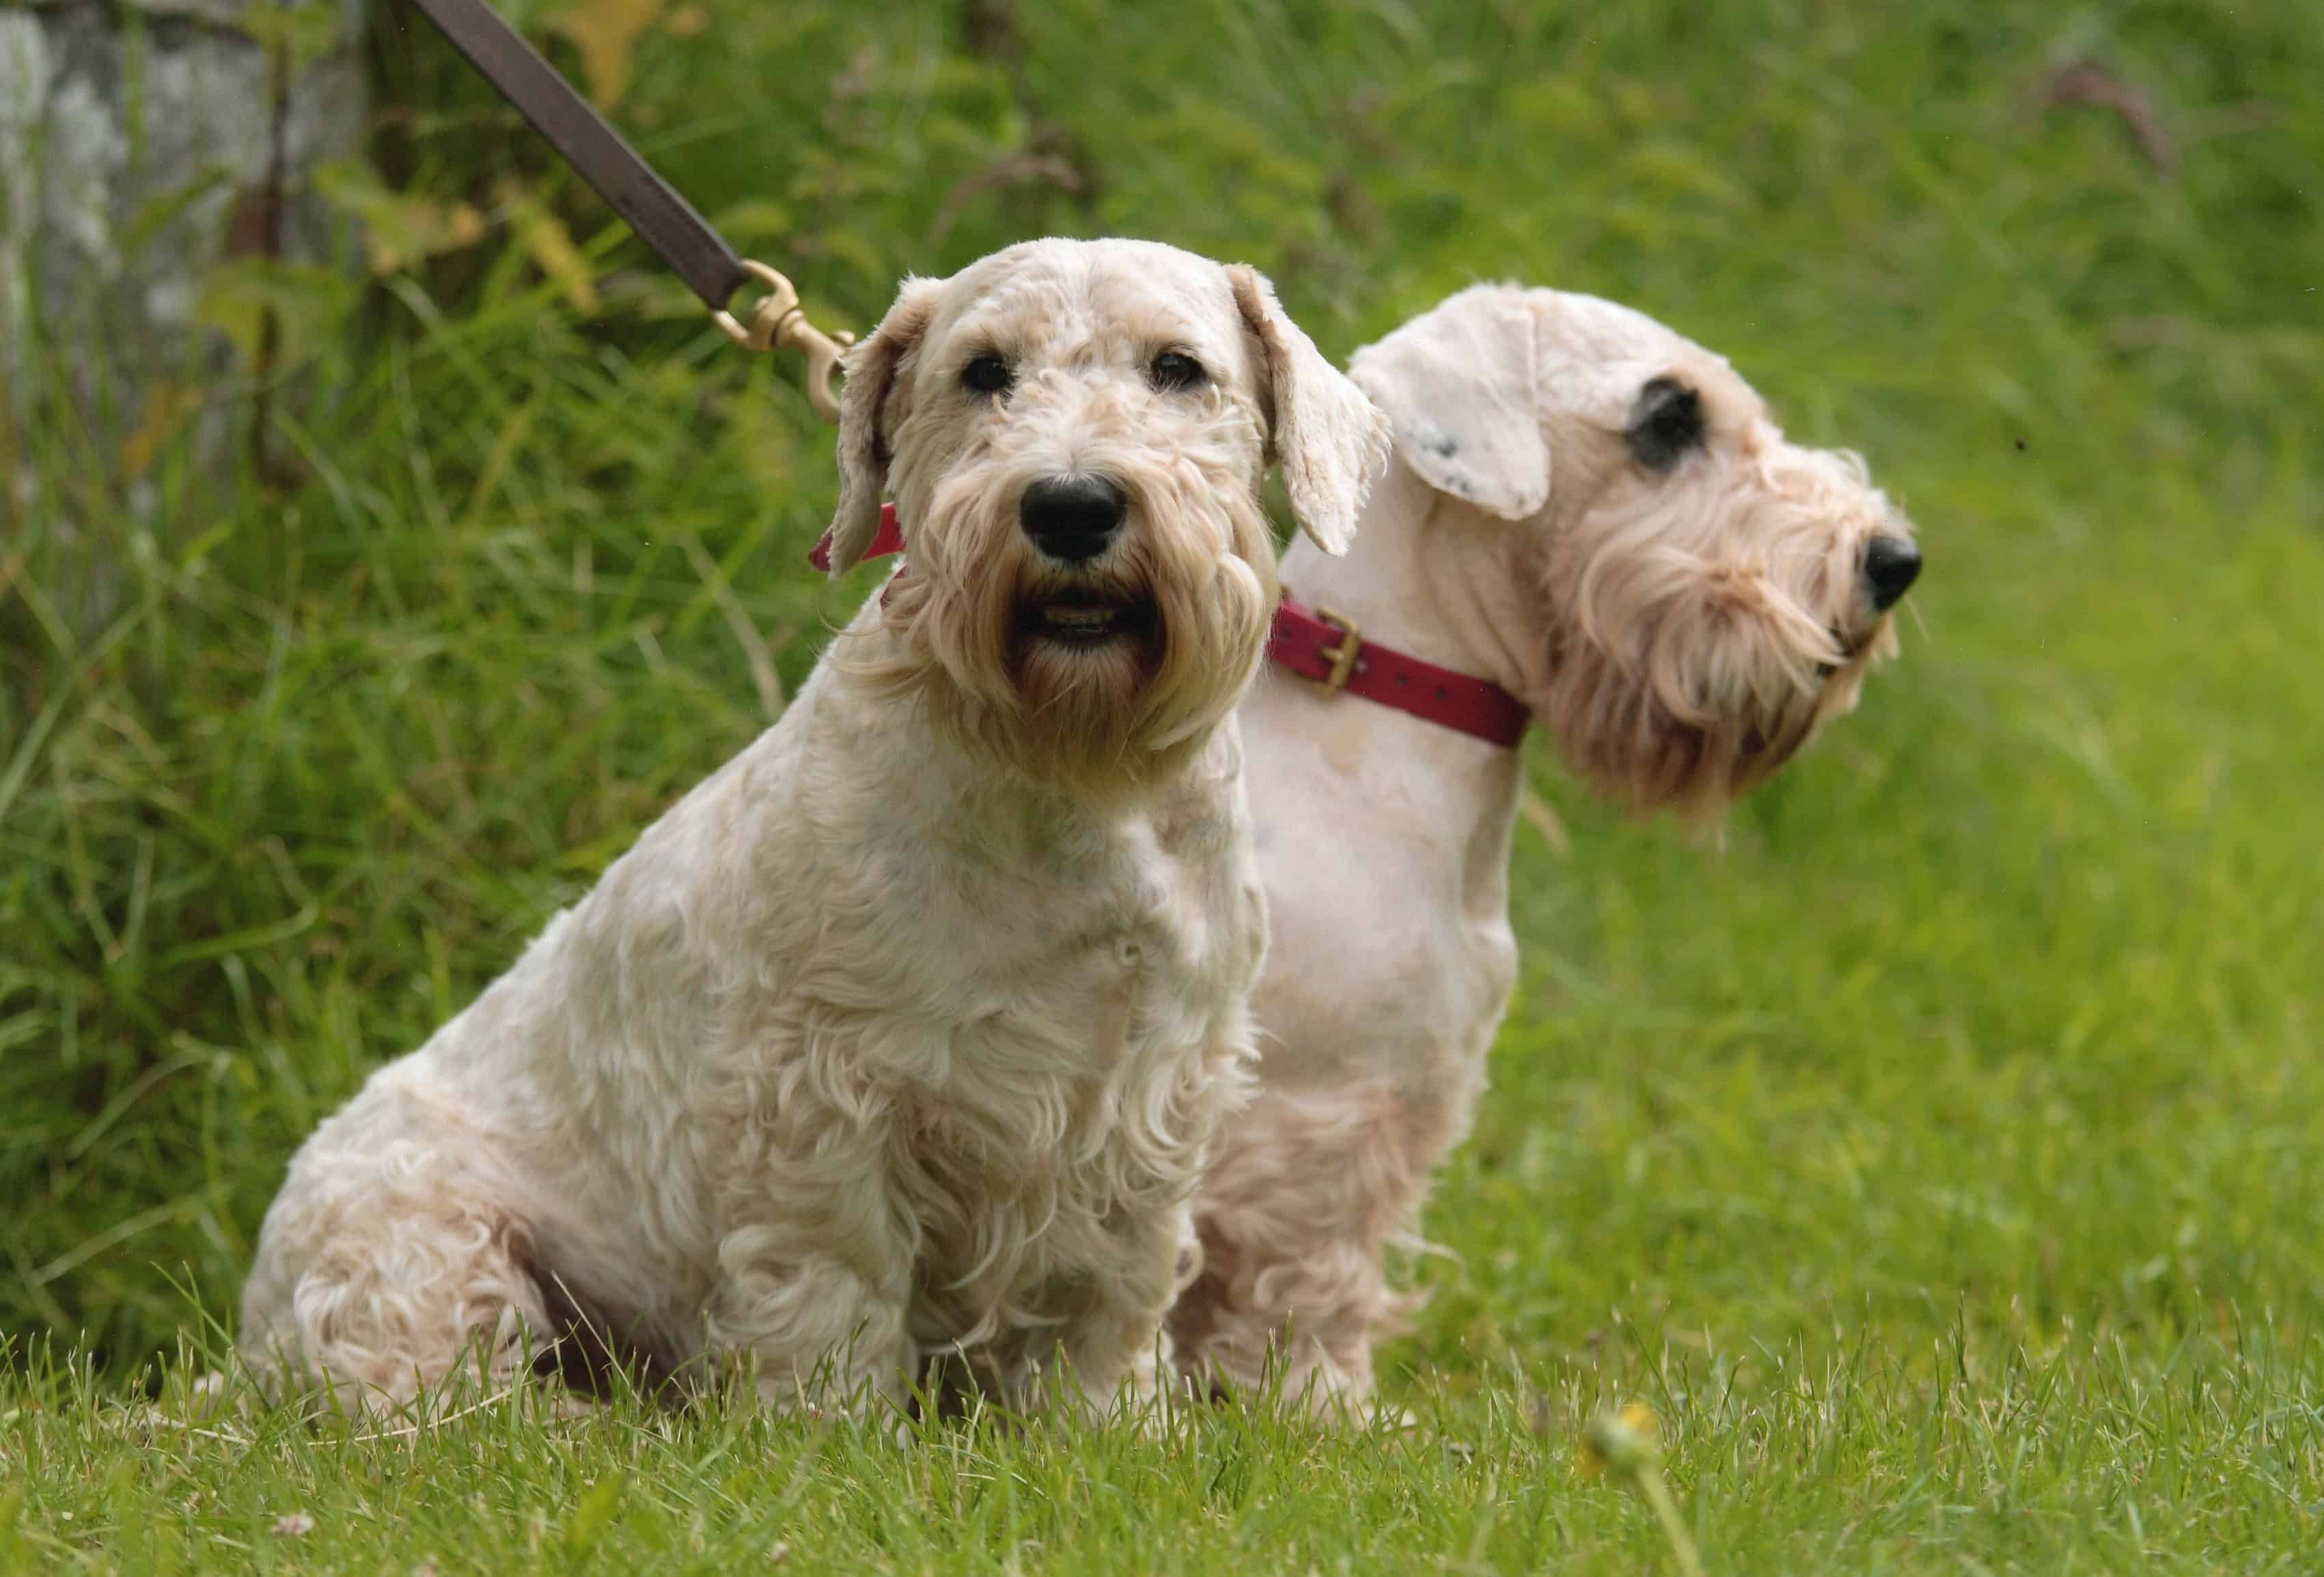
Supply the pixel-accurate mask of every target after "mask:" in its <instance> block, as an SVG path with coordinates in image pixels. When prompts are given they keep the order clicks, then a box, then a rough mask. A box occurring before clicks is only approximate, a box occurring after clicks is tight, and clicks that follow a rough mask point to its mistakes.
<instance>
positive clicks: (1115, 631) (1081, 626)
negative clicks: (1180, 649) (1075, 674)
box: [1017, 591, 1154, 647]
mask: <svg viewBox="0 0 2324 1577" xmlns="http://www.w3.org/2000/svg"><path fill="white" fill-rule="evenodd" d="M1017 627H1018V630H1019V632H1020V633H1022V634H1024V635H1027V636H1030V637H1033V638H1035V639H1037V640H1041V641H1049V642H1051V643H1052V644H1054V645H1057V646H1067V647H1093V646H1103V645H1105V644H1106V643H1107V642H1108V641H1119V640H1122V639H1124V638H1132V639H1142V638H1144V637H1145V636H1147V635H1148V634H1149V633H1151V632H1152V631H1153V628H1154V604H1153V603H1152V601H1150V600H1149V599H1148V598H1144V597H1129V596H1113V595H1100V594H1097V593H1093V592H1087V591H1071V592H1060V593H1058V594H1056V595H1052V596H1045V597H1037V598H1035V599H1033V600H1031V601H1028V602H1027V603H1025V604H1023V605H1022V606H1021V607H1019V609H1018V611H1017Z"/></svg>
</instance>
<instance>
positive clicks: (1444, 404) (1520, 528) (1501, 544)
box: [1171, 286, 1920, 1410]
mask: <svg viewBox="0 0 2324 1577" xmlns="http://www.w3.org/2000/svg"><path fill="white" fill-rule="evenodd" d="M1351 371H1352V374H1353V376H1354V378H1355V380H1356V382H1357V383H1360V384H1361V385H1362V386H1363V388H1364V389H1365V390H1366V392H1369V393H1370V394H1371V395H1372V397H1373V398H1374V399H1375V400H1376V401H1379V403H1380V404H1381V405H1382V406H1383V407H1384V408H1385V409H1386V410H1388V413H1389V415H1390V416H1391V417H1392V418H1393V419H1394V420H1395V422H1396V428H1397V439H1396V460H1395V462H1394V463H1392V464H1391V466H1389V470H1388V475H1387V477H1386V478H1385V479H1384V480H1383V481H1382V482H1381V484H1380V485H1379V487H1378V488H1377V489H1376V490H1375V491H1374V492H1373V493H1372V496H1371V500H1370V503H1369V506H1368V507H1367V509H1366V510H1365V512H1364V517H1363V526H1362V530H1361V533H1360V541H1359V546H1358V549H1357V551H1356V552H1354V553H1353V554H1351V556H1349V557H1348V558H1345V559H1344V560H1340V561H1337V562H1333V561H1327V560H1326V559H1324V558H1323V557H1322V556H1321V555H1318V554H1315V553H1312V552H1310V551H1308V550H1307V549H1305V548H1304V547H1302V546H1300V545H1297V544H1295V545H1294V546H1293V548H1292V549H1291V551H1290V553H1289V554H1288V555H1287V556H1286V559H1285V562H1284V567H1283V579H1284V586H1285V595H1286V613H1285V615H1284V622H1283V624H1282V625H1281V626H1280V627H1279V628H1278V633H1277V643H1276V646H1275V649H1274V653H1275V656H1276V657H1277V660H1278V661H1279V662H1282V663H1285V664H1287V665H1288V666H1290V667H1291V668H1293V669H1295V670H1297V671H1300V672H1304V673H1307V674H1311V675H1315V676H1318V677H1321V678H1324V679H1325V680H1326V681H1327V684H1326V687H1321V688H1319V687H1316V686H1314V685H1311V684H1307V683H1304V682H1301V681H1300V680H1298V679H1295V678H1290V677H1288V676H1286V675H1283V674H1271V675H1269V676H1268V677H1266V678H1262V679H1261V681H1260V682H1259V684H1258V685H1257V686H1256V687H1254V688H1253V690H1252V692H1251V694H1250V697H1249V698H1248V699H1247V700H1245V702H1244V703H1243V707H1242V715H1243V721H1244V724H1245V738H1246V739H1248V740H1249V741H1250V771H1249V783H1250V797H1251V803H1252V810H1253V816H1254V821H1255V824H1256V826H1257V829H1258V840H1259V862H1260V868H1261V870H1262V871H1263V872H1264V875H1265V879H1266V882H1267V894H1268V909H1269V915H1270V920H1271V924H1272V927H1273V932H1274V936H1273V941H1272V943H1271V945H1270V947H1269V951H1268V959H1267V973H1266V976H1265V979H1264V980H1263V982H1261V985H1260V987H1259V992H1258V994H1257V996H1256V997H1255V998H1254V999H1253V1009H1254V1011H1255V1012H1256V1013H1257V1014H1258V1016H1259V1025H1260V1031H1261V1037H1262V1060H1261V1063H1260V1067H1259V1080H1260V1085H1261V1088H1260V1091H1259V1095H1258V1097H1257V1099H1256V1100H1255V1101H1254V1102H1253V1103H1252V1104H1251V1106H1250V1108H1249V1109H1248V1110H1246V1111H1244V1112H1243V1113H1242V1114H1241V1115H1240V1116H1239V1117H1237V1118H1235V1119H1234V1120H1231V1122H1230V1124H1229V1126H1228V1130H1227V1132H1226V1134H1225V1136H1224V1137H1223V1138H1222V1139H1221V1141H1220V1145H1219V1155H1218V1158H1217V1159H1216V1161H1215V1162H1214V1163H1213V1167H1212V1168H1211V1170H1210V1173H1209V1175H1208V1176H1206V1177H1205V1179H1204V1181H1203V1192H1202V1196H1201V1198H1200V1201H1199V1203H1198V1211H1197V1214H1198V1222H1199V1225H1200V1229H1201V1233H1202V1238H1203V1250H1204V1254H1205V1260H1204V1266H1203V1271H1202V1275H1201V1277H1200V1278H1199V1280H1197V1281H1196V1282H1195V1283H1194V1286H1191V1287H1190V1288H1189V1289H1188V1290H1187V1292H1186V1294H1185V1296H1184V1297H1183V1298H1182V1299H1181V1300H1180V1302H1179V1304H1178V1305H1177V1307H1176V1309H1175V1310H1174V1312H1173V1314H1172V1317H1171V1326H1172V1329H1173V1332H1174V1333H1175V1334H1176V1337H1177V1351H1178V1357H1179V1360H1180V1361H1181V1362H1182V1364H1184V1365H1185V1367H1186V1369H1188V1371H1189V1372H1190V1373H1194V1374H1197V1375H1201V1376H1203V1377H1206V1378H1208V1379H1212V1380H1214V1381H1224V1382H1228V1383H1231V1384H1234V1385H1238V1386H1246V1387H1248V1386H1252V1385H1256V1384H1257V1383H1258V1382H1259V1379H1260V1378H1261V1376H1262V1374H1263V1372H1264V1371H1265V1369H1266V1368H1267V1366H1268V1363H1269V1362H1270V1361H1271V1360H1272V1361H1275V1362H1277V1363H1279V1364H1280V1365H1281V1366H1282V1369H1283V1371H1284V1376H1285V1379H1286V1381H1287V1384H1288V1388H1289V1391H1290V1393H1291V1394H1292V1395H1294V1396H1304V1397H1305V1399H1306V1401H1307V1403H1308V1405H1309V1406H1312V1407H1315V1408H1318V1409H1321V1410H1336V1409H1337V1408H1340V1407H1342V1406H1346V1407H1351V1408H1355V1409H1359V1410H1360V1409H1361V1408H1362V1406H1363V1405H1364V1404H1365V1401H1366V1398H1367V1397H1368V1396H1369V1391H1370V1388H1371V1348H1372V1343H1373V1342H1374V1341H1375V1340H1376V1339H1377V1338H1378V1337H1379V1335H1381V1334H1382V1333H1385V1332H1388V1331H1391V1330H1393V1329H1395V1328H1396V1327H1397V1323H1398V1317H1399V1315H1400V1314H1402V1313H1403V1312H1404V1310H1405V1309H1406V1307H1407V1306H1408V1305H1409V1304H1410V1302H1411V1301H1413V1300H1411V1299H1409V1298H1408V1297H1405V1296H1399V1295H1398V1294H1397V1293H1396V1292H1394V1291H1393V1290H1392V1289H1391V1286H1390V1283H1389V1280H1388V1277H1387V1275H1386V1274H1385V1271H1384V1268H1383V1264H1382V1259H1383V1254H1384V1252H1385V1250H1387V1249H1388V1248H1389V1247H1390V1246H1391V1245H1393V1244H1396V1243H1398V1242H1399V1241H1401V1242H1404V1243H1406V1244H1410V1243H1412V1242H1415V1241H1416V1239H1415V1238H1413V1236H1412V1235H1411V1234H1412V1233H1413V1231H1415V1229H1416V1223H1417V1220H1418V1214H1419V1209H1420V1205H1421V1203H1422V1202H1423V1200H1424V1199H1425V1195H1426V1193H1427V1189H1428V1184H1429V1176H1430V1173H1431V1171H1432V1169H1433V1168H1434V1167H1435V1165H1436V1163H1437V1162H1438V1161H1439V1160H1440V1159H1441V1158H1442V1157H1443V1155H1444V1153H1445V1152H1446V1151H1447V1150H1448V1149H1449V1148H1452V1145H1453V1144H1455V1143H1456V1142H1458V1141H1459V1140H1460V1139H1462V1137H1463V1136H1464V1135H1466V1133H1467V1132H1468V1130H1469V1126H1470V1122H1471V1114H1472V1112H1473V1111H1474V1108H1475V1105H1476V1102H1477V1098H1478V1095H1479V1093H1480V1091H1481V1090H1482V1088H1483V1086H1484V1082H1485V1063H1486V1052H1487V1050H1488V1048H1489V1047H1490V1046H1491V1044H1492V1040H1493V1037H1494V1035H1495V1033H1496V1032H1497V1031H1498V1030H1499V1028H1500V1023H1501V1016H1502V1013H1503V1011H1504V1010H1505V1009H1506V1008H1507V1006H1508V997H1509V990H1510V987H1511V985H1512V983H1513V982H1514V981H1515V979H1516V973H1517V942H1516V938H1515V937H1514V936H1512V935H1511V933H1510V930H1509V922H1508V859H1509V839H1510V832H1511V828H1512V826H1513V825H1514V823H1515V820H1516V816H1517V806H1518V798H1519V794H1520V791H1521V789H1522V788H1523V784H1524V777H1523V771H1522V768H1521V765H1520V762H1519V759H1518V754H1517V751H1516V750H1515V749H1513V748H1510V747H1511V746H1513V745H1514V744H1515V743H1516V742H1517V738H1518V736H1519V735H1520V734H1521V733H1523V730H1524V728H1525V725H1526V719H1527V715H1528V711H1530V714H1531V715H1532V716H1533V717H1534V718H1535V719H1536V720H1538V721H1539V722H1540V723H1541V724H1542V725H1543V726H1544V727H1545V729H1546V730H1547V731H1548V733H1549V735H1550V737H1551V739H1552V740H1553V741H1554V742H1555V744H1556V747H1557V749H1558V751H1559V752H1560V753H1561V754H1562V755H1563V758H1564V760H1565V761H1567V763H1568V764H1569V765H1571V766H1572V769H1573V770H1575V771H1576V772H1577V773H1578V774H1580V775H1581V776H1582V777H1583V778H1584V779H1587V780H1588V781H1590V782H1591V784H1593V785H1595V786H1596V787H1597V788H1600V789H1601V790H1603V791H1605V792H1607V793H1609V794H1611V795H1613V796H1616V797H1618V798H1621V799H1624V800H1626V801H1627V802H1628V804H1630V805H1631V806H1633V807H1637V808H1638V809H1640V810H1642V811H1643V810H1651V809H1655V808H1661V807H1669V808H1674V809H1676V810H1678V811H1680V812H1682V813H1683V814H1687V815H1690V816H1698V817H1700V816H1710V815H1713V814H1715V813H1716V812H1717V810H1718V809H1719V808H1720V807H1722V806H1724V805H1725V804H1726V803H1727V802H1728V801H1729V799H1731V798H1733V797H1734V796H1736V795H1737V794H1738V793H1740V792H1742V791H1743V790H1744V789H1746V788H1749V787H1750V786H1751V785H1753V784H1754V783H1757V782H1758V781H1759V780H1760V779H1764V778H1766V776H1767V775H1768V774H1769V773H1771V772H1773V771H1774V770H1775V769H1776V768H1777V767H1778V766H1780V765H1782V763H1783V762H1784V761H1785V760H1786V759H1788V758H1789V757H1790V756H1791V755H1792V754H1793V752H1795V751H1797V750H1798V749H1799V747H1800V746H1801V745H1802V744H1803V743H1804V742H1806V740H1807V739H1808V737H1809V736H1810V735H1811V734H1812V733H1813V732H1814V731H1815V729H1816V727H1817V726H1818V725H1819V724H1821V723H1822V722H1823V721H1825V720H1826V719H1828V718H1830V717H1832V716H1834V715H1838V714H1840V713H1843V712H1846V711H1847V710H1849V708H1850V707H1852V706H1853V705H1855V702H1856V698H1857V692H1858V687H1859V686H1860V684H1861V682H1862V680H1863V678H1864V674H1865V670H1866V669H1867V667H1868V666H1869V665H1870V663H1871V662H1872V660H1873V659H1874V658H1875V657H1876V656H1878V655H1885V654H1886V653H1887V652H1888V651H1890V650H1893V648H1894V646H1895V635H1894V632H1893V630H1892V628H1891V626H1892V618H1891V614H1890V612H1889V610H1890V609H1891V608H1892V607H1893V606H1894V604H1895V602H1896V599H1897V598H1898V597H1900V596H1902V595H1904V590H1905V588H1906V587H1907V586H1910V585H1911V583H1912V580H1913V578H1914V575H1915V574H1916V573H1917V572H1918V570H1919V567H1920V554H1919V550H1918V549H1916V548H1915V547H1914V543H1913V536H1912V528H1911V526H1910V525H1909V524H1908V523H1907V522H1906V521H1904V518H1903V517H1902V516H1901V515H1900V514H1899V513H1898V512H1896V511H1895V509H1893V508H1892V507H1891V506H1890V505H1889V503H1888V501H1887V500H1886V498H1885V497H1884V496H1883V495H1882V494H1881V493H1880V492H1879V491H1878V490H1877V489H1875V488H1874V487H1872V486H1871V485H1870V484H1869V483H1868V481H1867V476H1866V473H1865V468H1864V466H1863V463H1862V462H1861V461H1859V460H1858V458H1857V457H1855V456H1853V455H1849V454H1844V453H1833V452H1827V451H1817V450H1812V449H1805V448H1801V447H1796V446H1794V445H1792V444H1789V443H1786V442H1785V441H1784V437H1783V435H1782V433H1780V432H1779V431H1777V430H1776V429H1775V427H1774V426H1773V425H1772V424H1771V423H1770V421H1769V420H1768V418H1767V412H1766V407H1765V405H1764V404H1763V403H1762V402H1761V401H1760V400H1759V398H1758V396H1757V395H1756V394H1755V393H1753V392H1752V391H1751V389H1750V388H1749V387H1748V385H1747V384H1746V383H1744V382H1743V380H1742V379H1741V378H1739V377H1738V376H1737V375H1736V374H1735V373H1734V371H1733V370H1732V369H1731V368H1730V367H1729V365H1728V364H1727V363H1726V362H1725V361H1724V360H1722V359H1721V358H1720V357H1718V356H1715V355H1711V354H1710V353H1709V352H1707V351H1705V350H1703V349H1702V348H1701V346H1696V345H1693V344H1692V343H1690V342H1689V341H1687V340H1685V339H1683V338H1681V337H1679V336H1677V335H1675V334H1674V333H1672V332H1671V331H1670V330H1669V329H1667V328H1665V327H1662V326H1661V325H1660V324H1658V323H1655V322H1654V321H1653V320H1652V319H1650V318H1645V317H1642V316H1641V315H1639V314H1638V313H1637V312H1633V311H1630V310H1628V309H1625V308H1621V307H1618V306H1615V305H1613V304H1611V303H1609V302H1606V301H1601V300H1595V299H1592V298H1590V297H1586V296H1574V295H1565V294H1561V293H1558V292H1555V291H1520V290H1517V289H1514V288H1508V287H1497V286H1482V287H1479V288H1477V289H1474V290H1471V291H1464V292H1462V294H1460V295H1457V296H1455V297H1453V298H1452V299H1451V300H1448V301H1446V302H1445V303H1443V305H1442V306H1440V307H1438V308H1437V309H1435V310H1434V311H1433V312H1430V313H1428V314H1426V315H1425V316H1423V317H1421V318H1416V319H1415V320H1414V321H1412V322H1411V323H1408V324H1406V326H1405V327H1402V328H1400V329H1398V330H1397V332H1395V333H1394V334H1392V335H1390V336H1388V337H1387V338H1386V339H1384V340H1382V341H1380V342H1379V344H1378V345H1375V346H1370V347H1369V348H1368V349H1366V350H1363V351H1361V352H1360V353H1358V355H1356V357H1355V359H1354V361H1353V362H1352V363H1351ZM1295 595H1296V597H1298V598H1303V599H1305V600H1306V601H1307V602H1309V603H1311V604H1318V605H1319V606H1320V607H1328V608H1329V609H1330V610H1331V613H1329V614H1328V615H1325V616H1322V617H1321V618H1320V619H1319V618H1318V617H1316V616H1313V615H1302V614H1301V613H1300V612H1299V610H1298V608H1297V604H1292V603H1289V602H1288V599H1290V598H1292V597H1294V596H1295ZM1315 632H1320V634H1317V633H1315ZM1333 679H1336V680H1337V681H1338V682H1339V685H1340V687H1341V688H1342V689H1344V691H1345V692H1347V693H1335V692H1334V690H1333V688H1331V687H1329V685H1330V681H1332V680H1333ZM1364 696H1369V697H1370V698H1369V699H1365V698H1359V697H1364ZM1375 702H1384V703H1386V704H1375ZM1416 712H1417V713H1419V714H1421V715H1414V714H1415V713H1416ZM1474 736H1481V737H1474Z"/></svg>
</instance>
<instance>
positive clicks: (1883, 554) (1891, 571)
mask: <svg viewBox="0 0 2324 1577" xmlns="http://www.w3.org/2000/svg"><path fill="white" fill-rule="evenodd" d="M1920 577H1921V550H1920V549H1918V548H1915V547H1914V546H1913V544H1912V543H1911V542H1909V541H1907V540H1906V539H1904V538H1902V537H1875V538H1873V539H1872V540H1871V541H1870V542H1869V543H1868V544H1867V545H1866V547H1865V549H1864V578H1865V580H1866V582H1867V583H1868V584H1869V585H1870V586H1871V587H1872V605H1873V606H1874V607H1876V608H1877V609H1879V610H1880V611H1881V612H1882V613H1886V612H1887V611H1888V610H1889V609H1890V608H1893V607H1895V605H1896V599H1897V598H1899V597H1901V596H1903V595H1904V594H1905V593H1906V592H1908V591H1910V590H1912V589H1913V583H1914V581H1916V580H1918V579H1920Z"/></svg>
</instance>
